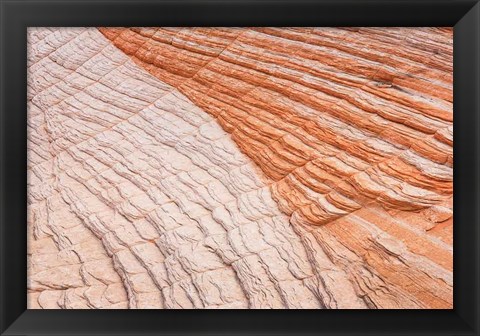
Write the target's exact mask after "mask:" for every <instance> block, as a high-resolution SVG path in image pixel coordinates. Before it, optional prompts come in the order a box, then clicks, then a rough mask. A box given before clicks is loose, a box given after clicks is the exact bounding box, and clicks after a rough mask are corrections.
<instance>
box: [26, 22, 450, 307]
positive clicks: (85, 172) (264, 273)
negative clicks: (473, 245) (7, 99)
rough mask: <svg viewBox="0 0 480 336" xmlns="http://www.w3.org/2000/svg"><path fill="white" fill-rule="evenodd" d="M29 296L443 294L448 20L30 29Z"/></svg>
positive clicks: (209, 301) (349, 300)
mask: <svg viewBox="0 0 480 336" xmlns="http://www.w3.org/2000/svg"><path fill="white" fill-rule="evenodd" d="M28 37H29V40H28V41H29V55H28V60H29V66H28V71H29V77H28V85H29V86H28V98H29V102H28V111H29V112H28V113H29V117H28V127H29V128H28V132H29V133H28V134H29V141H28V148H29V156H28V164H29V167H28V169H29V175H28V176H29V189H28V197H29V198H28V201H29V221H28V226H29V252H28V254H29V281H28V292H29V294H28V298H29V300H28V302H29V307H30V308H451V307H452V305H453V297H452V289H453V277H452V268H453V267H452V264H453V260H452V259H453V258H452V253H453V249H452V235H453V222H452V219H453V217H452V202H453V200H452V190H453V166H452V165H453V153H452V152H453V151H452V148H453V147H452V145H453V123H452V121H453V114H452V30H451V29H436V28H415V29H407V28H376V29H373V28H360V29H340V28H317V29H307V28H302V29H296V28H288V29H285V28H282V29H279V28H256V29H233V28H222V29H220V28H215V29H211V28H195V29H192V28H187V29H177V28H135V29H126V28H121V29H118V28H101V29H99V30H97V29H94V28H89V29H82V28H60V29H59V28H55V29H46V28H35V29H29V33H28Z"/></svg>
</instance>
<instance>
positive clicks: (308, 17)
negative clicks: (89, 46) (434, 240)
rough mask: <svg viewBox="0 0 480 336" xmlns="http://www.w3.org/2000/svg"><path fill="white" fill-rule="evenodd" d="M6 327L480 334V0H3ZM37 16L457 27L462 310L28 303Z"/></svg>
mask: <svg viewBox="0 0 480 336" xmlns="http://www.w3.org/2000/svg"><path fill="white" fill-rule="evenodd" d="M0 3H1V7H0V10H1V16H0V22H1V45H0V50H1V69H0V74H1V82H0V85H1V115H0V116H1V119H0V127H1V146H0V148H1V149H0V150H1V152H0V157H1V175H0V178H1V179H0V189H1V192H0V204H1V208H0V210H1V223H0V224H1V227H0V229H1V231H0V234H1V242H0V248H1V252H0V253H1V264H0V265H1V274H0V276H1V278H0V281H1V282H0V284H1V288H0V293H1V299H0V300H1V302H0V304H1V306H0V311H1V313H0V317H1V325H0V332H1V333H2V335H73V334H75V335H106V334H109V335H147V334H148V335H153V334H155V335H170V334H197V335H207V334H208V335H213V334H215V335H216V334H218V335H233V334H235V335H237V334H249V335H267V334H268V335H283V334H289V335H290V334H291V335H294V334H295V335H306V334H309V335H314V334H315V335H316V334H325V335H327V334H333V335H347V334H348V335H350V334H352V335H377V334H387V335H388V334H390V335H394V334H395V335H433V334H435V335H479V329H480V328H479V314H480V313H479V294H480V291H479V284H480V282H479V279H480V274H479V261H480V260H479V241H480V239H479V238H480V237H479V232H480V230H479V224H480V222H479V194H480V192H479V191H480V184H479V182H480V180H479V172H480V165H479V143H480V141H479V140H480V137H479V130H480V127H479V126H480V124H479V121H480V118H479V115H480V113H479V92H480V90H479V89H480V77H479V72H480V65H479V64H480V63H479V59H480V5H479V3H478V1H472V0H448V1H447V0H417V1H410V0H383V1H378V0H337V1H333V0H327V1H312V0H300V1H294V0H279V1H269V0H257V1H251V0H242V1H240V0H231V1H215V0H198V1H191V0H187V1H181V0H177V1H149V0H140V1H135V0H119V1H108V0H99V1H91V0H84V1H79V0H76V1H58V0H36V1H29V0H1V1H0ZM29 26H65V27H70V26H454V167H455V168H454V223H455V224H454V308H453V309H452V310H377V311H374V310H358V311H357V310H315V311H314V310H293V311H280V310H261V311H260V310H255V311H253V310H245V311H243V310H242V311H241V310H226V311H220V310H215V311H206V310H161V311H160V310H141V311H137V310H104V311H93V310H74V311H64V310H49V311H43V310H27V309H26V308H27V302H26V299H27V293H26V292H27V286H26V269H27V264H26V263H27V259H26V237H27V235H26V217H27V209H26V207H27V201H26V200H27V197H26V191H27V189H26V187H27V183H26V179H27V160H26V152H27V150H26V138H27V134H26V122H27V120H26V99H27V86H26V82H27V68H26V50H27V49H26V48H27V43H26V28H27V27H29Z"/></svg>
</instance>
